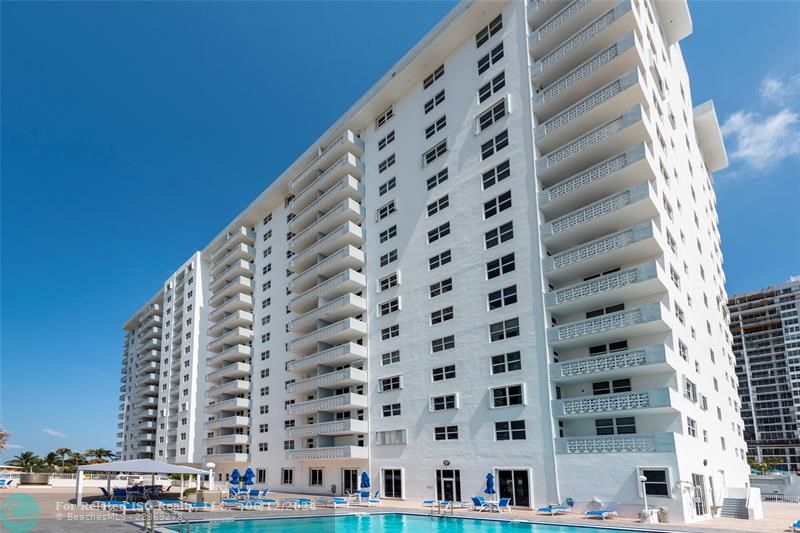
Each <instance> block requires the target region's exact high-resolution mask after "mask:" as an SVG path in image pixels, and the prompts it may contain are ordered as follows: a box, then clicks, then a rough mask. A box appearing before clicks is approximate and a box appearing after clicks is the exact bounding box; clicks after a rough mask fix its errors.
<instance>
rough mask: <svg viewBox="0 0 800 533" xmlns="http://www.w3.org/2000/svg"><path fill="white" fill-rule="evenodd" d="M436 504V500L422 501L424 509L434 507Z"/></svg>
mask: <svg viewBox="0 0 800 533" xmlns="http://www.w3.org/2000/svg"><path fill="white" fill-rule="evenodd" d="M434 503H436V500H422V506H423V507H433V504H434Z"/></svg>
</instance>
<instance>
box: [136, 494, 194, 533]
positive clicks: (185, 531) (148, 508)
mask: <svg viewBox="0 0 800 533" xmlns="http://www.w3.org/2000/svg"><path fill="white" fill-rule="evenodd" d="M156 503H158V502H156V501H154V500H147V501H146V502H145V504H144V513H143V523H142V525H143V526H144V530H145V531H147V532H148V533H155V531H156V505H155V504H156ZM158 510H159V512H161V513H164V515H166V516H170V517H172V518H175V519H177V521H178V524H179V525H180V531H181V533H189V520H188V519H187V518H186V517H184V516H183V515H182V514H181V513H179V512H178V511H175V510H174V509H170V508H169V507H159V508H158Z"/></svg>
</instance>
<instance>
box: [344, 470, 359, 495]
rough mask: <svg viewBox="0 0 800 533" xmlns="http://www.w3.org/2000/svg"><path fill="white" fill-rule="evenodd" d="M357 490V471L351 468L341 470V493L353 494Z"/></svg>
mask: <svg viewBox="0 0 800 533" xmlns="http://www.w3.org/2000/svg"><path fill="white" fill-rule="evenodd" d="M357 490H358V470H356V469H351V468H343V469H342V492H343V493H344V494H347V493H350V494H352V493H354V492H355V491H357Z"/></svg>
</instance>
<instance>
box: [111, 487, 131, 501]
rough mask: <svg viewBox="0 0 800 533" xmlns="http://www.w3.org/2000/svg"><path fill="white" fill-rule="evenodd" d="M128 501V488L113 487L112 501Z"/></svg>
mask: <svg viewBox="0 0 800 533" xmlns="http://www.w3.org/2000/svg"><path fill="white" fill-rule="evenodd" d="M111 500H113V501H127V500H128V489H111V498H110V501H111Z"/></svg>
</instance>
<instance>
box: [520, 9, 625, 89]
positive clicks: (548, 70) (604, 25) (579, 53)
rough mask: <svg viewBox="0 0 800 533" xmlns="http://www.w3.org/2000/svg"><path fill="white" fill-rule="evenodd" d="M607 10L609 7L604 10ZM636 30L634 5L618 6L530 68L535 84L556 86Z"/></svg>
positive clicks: (580, 30)
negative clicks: (553, 84) (589, 60)
mask: <svg viewBox="0 0 800 533" xmlns="http://www.w3.org/2000/svg"><path fill="white" fill-rule="evenodd" d="M608 6H609V5H608V4H606V6H605V7H608ZM635 26H636V18H635V17H634V14H633V11H632V9H631V2H630V1H622V2H619V3H617V4H616V5H614V6H612V7H611V8H610V9H608V10H607V11H605V12H604V13H602V14H601V15H600V16H598V17H597V18H595V19H594V20H592V21H591V22H589V23H588V24H586V25H585V26H584V27H583V28H581V29H579V30H578V31H577V32H575V33H574V34H572V35H571V36H570V37H568V38H566V39H565V40H564V41H562V42H561V43H560V44H558V45H557V46H556V47H555V48H553V49H552V50H551V51H549V52H547V53H546V54H545V55H543V56H541V58H540V59H539V60H538V61H536V62H535V63H534V64H533V65H532V66H531V77H532V78H533V82H534V84H535V85H549V84H551V83H553V82H554V81H555V80H557V79H558V78H560V77H561V76H563V75H564V74H565V73H567V72H569V71H571V70H572V69H574V68H575V67H577V66H578V65H580V64H582V63H583V62H584V61H586V60H587V59H589V58H590V57H592V55H593V54H594V53H595V51H597V50H602V49H605V48H607V47H609V46H611V45H612V44H614V43H615V42H616V41H618V40H619V39H621V38H622V37H624V36H625V34H626V33H627V32H629V31H631V30H633V29H634V28H635ZM534 35H535V34H534ZM532 44H534V45H536V44H537V43H536V42H533V43H532ZM538 48H539V49H540V50H542V49H543V48H541V47H538ZM535 55H536V54H534V56H535Z"/></svg>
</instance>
